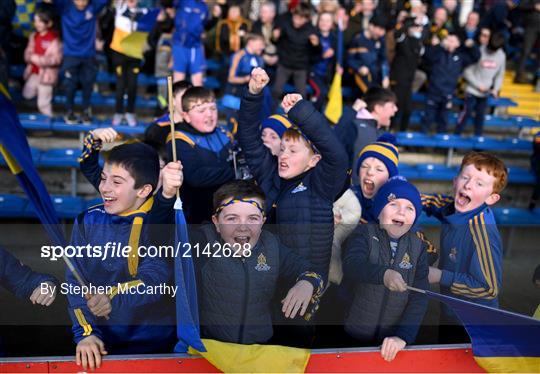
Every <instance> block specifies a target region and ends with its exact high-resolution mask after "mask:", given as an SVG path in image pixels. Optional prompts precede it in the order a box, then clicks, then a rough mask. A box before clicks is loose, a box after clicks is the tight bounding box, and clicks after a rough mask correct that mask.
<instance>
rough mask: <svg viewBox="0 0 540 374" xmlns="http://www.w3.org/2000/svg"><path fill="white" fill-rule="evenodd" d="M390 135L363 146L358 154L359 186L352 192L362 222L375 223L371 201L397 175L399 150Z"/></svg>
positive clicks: (382, 136) (394, 139) (353, 188)
mask: <svg viewBox="0 0 540 374" xmlns="http://www.w3.org/2000/svg"><path fill="white" fill-rule="evenodd" d="M395 143H396V138H395V137H394V136H393V135H392V134H388V133H385V134H383V135H381V136H380V137H379V138H378V139H377V141H376V142H374V143H371V144H369V145H367V146H365V147H364V148H363V149H362V150H361V151H360V153H359V154H358V158H357V162H356V165H357V167H356V174H357V175H358V181H359V184H358V185H357V186H353V187H352V190H353V192H354V193H355V195H356V197H357V198H358V200H359V201H360V204H361V205H362V222H363V223H367V222H375V221H376V220H377V216H375V215H374V214H373V212H372V209H371V208H372V206H373V199H374V198H375V195H376V194H377V191H378V190H379V188H381V186H382V185H383V184H385V183H386V181H387V180H388V178H391V177H393V176H394V175H397V174H398V165H399V150H398V148H397V147H396V145H395Z"/></svg>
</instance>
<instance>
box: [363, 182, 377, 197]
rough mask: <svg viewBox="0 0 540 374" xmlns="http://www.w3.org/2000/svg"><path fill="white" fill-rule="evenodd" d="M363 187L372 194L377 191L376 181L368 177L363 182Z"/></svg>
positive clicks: (365, 191) (367, 192)
mask: <svg viewBox="0 0 540 374" xmlns="http://www.w3.org/2000/svg"><path fill="white" fill-rule="evenodd" d="M362 187H363V190H364V193H366V194H369V195H372V194H373V193H374V192H375V183H374V182H373V181H372V180H370V179H366V180H365V181H364V182H362Z"/></svg>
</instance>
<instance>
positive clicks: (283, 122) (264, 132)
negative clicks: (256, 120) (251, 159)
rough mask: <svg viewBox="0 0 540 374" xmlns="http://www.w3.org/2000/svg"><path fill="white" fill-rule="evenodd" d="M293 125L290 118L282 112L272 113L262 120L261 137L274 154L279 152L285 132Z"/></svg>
mask: <svg viewBox="0 0 540 374" xmlns="http://www.w3.org/2000/svg"><path fill="white" fill-rule="evenodd" d="M293 127H294V124H293V123H292V122H291V121H290V120H289V118H287V116H284V115H281V114H274V115H271V116H269V117H267V118H265V119H264V120H263V121H262V122H261V139H262V141H263V143H264V145H265V146H266V147H267V148H268V149H270V151H271V152H272V154H273V155H274V156H277V155H278V153H279V150H280V148H281V138H282V137H283V134H284V133H285V131H287V130H288V129H290V128H293Z"/></svg>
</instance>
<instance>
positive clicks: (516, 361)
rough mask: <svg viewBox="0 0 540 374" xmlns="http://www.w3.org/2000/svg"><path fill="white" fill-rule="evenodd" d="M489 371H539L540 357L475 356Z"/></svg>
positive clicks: (478, 362)
mask: <svg viewBox="0 0 540 374" xmlns="http://www.w3.org/2000/svg"><path fill="white" fill-rule="evenodd" d="M474 359H475V361H476V363H477V364H478V365H479V366H480V367H481V368H482V369H484V370H485V371H487V372H488V373H539V372H540V357H475V358H474Z"/></svg>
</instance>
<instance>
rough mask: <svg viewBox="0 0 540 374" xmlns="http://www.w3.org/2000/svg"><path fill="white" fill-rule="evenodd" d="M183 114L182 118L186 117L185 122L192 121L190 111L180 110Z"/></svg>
mask: <svg viewBox="0 0 540 374" xmlns="http://www.w3.org/2000/svg"><path fill="white" fill-rule="evenodd" d="M180 114H182V118H183V119H184V122H186V123H191V119H190V118H189V114H188V112H184V111H183V110H182V111H181V112H180Z"/></svg>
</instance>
